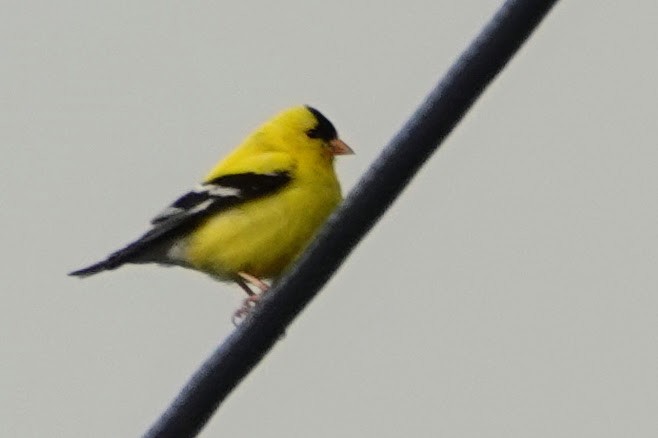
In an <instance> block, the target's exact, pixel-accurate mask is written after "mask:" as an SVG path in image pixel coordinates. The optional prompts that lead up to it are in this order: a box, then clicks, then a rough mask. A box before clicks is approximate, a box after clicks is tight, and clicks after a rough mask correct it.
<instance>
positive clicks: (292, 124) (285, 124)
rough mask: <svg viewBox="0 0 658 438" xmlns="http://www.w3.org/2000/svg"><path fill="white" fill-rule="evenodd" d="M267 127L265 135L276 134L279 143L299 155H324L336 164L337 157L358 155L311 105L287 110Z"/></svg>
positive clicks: (274, 118) (275, 117)
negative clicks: (334, 160) (294, 150)
mask: <svg viewBox="0 0 658 438" xmlns="http://www.w3.org/2000/svg"><path fill="white" fill-rule="evenodd" d="M264 128H265V129H262V130H261V132H269V133H272V134H274V135H276V136H277V137H278V139H277V140H278V141H277V142H276V143H278V144H279V145H281V146H282V147H284V148H289V149H292V148H294V149H296V152H297V153H303V154H307V153H308V154H320V155H322V156H323V157H325V158H326V159H327V160H328V161H333V158H334V157H335V156H336V155H349V154H353V153H354V152H353V151H352V149H350V147H349V146H347V144H345V142H343V141H342V140H341V139H340V138H339V137H338V132H337V131H336V128H335V127H334V125H333V124H332V123H331V122H330V121H329V119H327V118H326V117H325V116H324V115H323V114H322V113H321V112H320V111H318V110H316V109H315V108H312V107H310V106H298V107H294V108H290V109H287V110H284V111H282V112H281V113H279V114H277V115H276V116H274V117H273V118H272V119H271V120H270V121H269V122H267V123H266V125H265V126H264Z"/></svg>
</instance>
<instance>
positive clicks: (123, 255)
mask: <svg viewBox="0 0 658 438" xmlns="http://www.w3.org/2000/svg"><path fill="white" fill-rule="evenodd" d="M290 179H291V177H290V175H289V174H288V172H285V171H281V172H272V173H265V174H258V173H240V174H234V175H224V176H220V177H218V178H216V179H214V180H212V181H208V182H206V183H204V184H201V185H199V186H197V187H196V188H194V189H193V190H192V191H190V192H188V193H186V194H185V195H183V196H181V197H180V198H178V199H177V200H176V201H174V202H173V203H172V204H171V205H170V206H169V207H167V208H166V209H164V210H163V211H162V212H160V214H158V215H157V216H156V217H155V218H153V220H151V224H152V225H153V227H152V228H151V229H150V230H149V231H147V232H146V233H145V234H144V235H143V236H142V237H140V238H139V239H137V240H136V241H134V242H133V243H131V244H129V245H128V246H126V247H125V248H123V249H120V250H118V251H116V252H114V253H112V254H110V255H109V256H108V257H107V259H105V260H103V261H101V262H98V263H95V264H93V265H91V266H88V267H86V268H83V269H80V270H77V271H74V272H71V273H70V274H69V275H74V276H82V277H84V276H88V275H92V274H96V273H97V272H101V271H105V270H109V269H115V268H118V267H119V266H121V265H123V264H124V263H127V262H130V261H131V260H133V259H135V258H137V257H139V256H140V254H141V253H142V251H143V250H145V249H148V248H153V246H154V245H156V244H158V243H160V242H164V241H166V240H167V239H170V238H172V237H175V236H177V235H181V234H184V233H185V232H186V231H188V230H189V229H191V228H194V227H195V226H196V225H198V224H199V222H200V221H201V220H203V219H204V218H206V217H208V216H209V215H212V214H214V213H218V212H220V211H222V210H226V209H228V208H230V207H233V206H235V205H239V204H241V203H243V202H246V201H250V200H253V199H257V198H260V197H262V196H266V195H269V194H271V193H274V192H276V191H277V190H279V189H281V188H282V187H283V186H285V185H286V184H287V183H288V182H289V181H290Z"/></svg>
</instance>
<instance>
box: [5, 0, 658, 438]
mask: <svg viewBox="0 0 658 438" xmlns="http://www.w3.org/2000/svg"><path fill="white" fill-rule="evenodd" d="M262 3H264V2H262ZM388 3H389V4H384V2H380V3H373V2H358V1H357V2H354V1H349V2H348V1H338V0H337V1H333V2H316V1H313V2H308V1H306V2H302V1H289V0H282V1H278V2H271V3H269V4H268V5H267V6H262V5H261V6H251V5H249V4H247V3H243V4H239V3H238V2H156V1H143V2H119V1H111V2H110V1H106V2H83V1H58V2H46V1H23V2H11V1H5V2H3V3H2V5H3V7H2V13H1V14H0V55H1V58H2V68H0V147H1V148H2V157H3V158H2V160H0V172H1V173H0V174H1V175H2V190H1V192H0V196H1V198H0V199H1V200H2V207H3V208H2V213H1V214H0V225H1V226H0V239H1V241H2V242H3V246H4V248H5V250H4V251H3V252H2V256H0V257H1V258H2V266H3V274H2V276H1V277H0V278H1V279H0V294H1V298H2V305H1V306H0V336H1V340H0V436H3V437H4V436H7V437H45V436H53V437H72V438H76V437H81V438H87V437H98V438H105V437H107V438H113V437H136V436H139V435H140V434H141V433H143V432H144V431H145V430H146V429H147V428H148V427H149V425H150V424H151V423H152V422H153V421H154V420H155V419H156V418H157V416H158V415H159V413H160V412H161V411H162V410H163V409H164V408H165V407H166V406H167V405H168V403H169V402H170V400H171V399H172V398H173V397H174V396H175V394H176V393H177V391H178V390H179V388H180V387H181V386H182V385H183V384H184V383H185V381H186V380H187V378H188V377H189V375H190V374H191V373H192V372H193V371H194V370H195V369H196V367H197V366H198V365H199V364H200V363H201V362H202V361H203V360H204V359H205V358H206V357H207V355H208V354H209V353H210V352H211V351H212V350H213V349H214V348H215V346H216V345H217V344H218V343H220V342H221V341H222V340H223V339H224V337H225V336H226V335H227V334H229V333H230V332H231V330H233V327H232V325H231V322H230V319H231V315H232V314H233V312H234V310H235V309H236V308H237V307H238V306H239V304H240V301H241V300H242V298H243V297H242V294H241V292H240V290H239V288H237V287H236V286H234V285H230V284H223V283H217V282H214V281H213V280H211V279H210V278H208V277H206V276H204V275H201V274H198V273H195V272H191V271H186V270H183V269H178V268H172V269H164V268H160V267H155V266H152V267H151V266H140V267H125V268H122V269H120V270H117V271H115V272H111V273H106V274H102V275H98V276H95V277H92V278H89V279H86V280H78V279H73V278H70V277H67V276H66V275H65V274H66V272H68V271H70V270H72V269H74V268H79V267H81V266H83V265H85V264H86V263H89V262H92V261H95V260H96V259H98V258H100V257H103V256H105V255H106V254H107V253H108V252H110V251H112V250H114V249H117V248H118V247H120V246H121V245H123V244H125V243H127V242H129V241H130V240H131V239H133V238H135V237H137V236H138V235H139V234H140V233H141V232H143V231H144V230H145V227H146V225H147V223H148V220H149V219H150V218H151V217H152V216H153V215H154V214H155V213H157V212H158V211H159V210H160V209H161V208H162V207H164V206H165V205H166V204H168V203H169V202H170V201H172V200H173V199H175V198H176V197H177V196H179V195H180V194H182V193H183V192H185V191H186V190H188V189H189V188H191V187H192V186H193V185H194V184H195V183H196V182H197V181H198V180H199V178H201V177H202V176H203V175H204V174H205V172H206V171H207V170H208V169H209V168H210V167H211V166H212V165H213V164H214V162H215V161H216V160H217V159H218V158H220V157H221V156H223V155H224V154H226V153H227V152H228V151H230V150H231V149H232V148H233V147H234V146H235V145H236V144H237V143H238V142H239V141H240V140H241V139H242V138H243V137H244V136H245V135H246V134H247V133H248V132H249V131H250V130H251V129H253V128H254V127H256V126H257V125H259V124H260V123H261V122H262V121H264V120H265V119H267V118H268V117H270V116H271V115H272V114H274V113H276V112H277V111H279V110H280V109H282V108H285V107H288V106H292V105H297V104H301V103H308V104H312V105H314V106H316V107H317V108H318V109H320V110H321V111H323V112H324V113H325V114H326V115H327V116H328V117H329V118H330V119H331V120H332V121H333V122H334V124H335V125H336V126H337V128H338V130H339V132H340V134H341V137H342V138H343V139H344V140H345V141H346V142H347V143H349V144H350V145H351V146H352V147H353V148H354V149H355V151H356V152H357V154H356V155H354V156H350V157H345V158H340V159H339V160H338V161H337V167H338V173H339V175H340V177H341V180H342V182H343V187H344V190H345V191H349V190H350V189H351V188H352V187H353V186H354V184H355V183H356V182H357V181H358V179H359V177H360V175H361V174H362V173H363V172H364V171H365V169H367V167H368V166H369V164H370V163H371V162H372V161H373V160H374V159H375V158H376V157H377V155H378V154H379V152H380V151H381V149H382V147H383V146H384V145H385V144H386V142H387V141H388V140H389V139H390V138H391V137H392V135H394V134H395V132H396V130H397V129H398V128H399V127H400V126H401V124H402V123H403V122H404V121H405V120H406V118H407V117H408V116H409V115H410V114H411V112H412V111H413V110H414V108H415V107H416V105H417V104H418V103H419V102H420V101H421V100H422V98H423V97H424V95H425V94H426V93H427V92H428V91H429V89H431V87H433V85H434V84H435V83H436V81H437V80H438V79H439V78H440V76H441V75H442V74H443V72H444V71H445V70H446V69H447V68H448V66H449V65H450V64H451V62H452V61H453V60H454V59H455V58H456V57H457V56H458V54H459V53H460V51H461V50H462V49H463V48H464V47H465V46H466V45H467V44H468V42H469V41H470V39H471V38H472V37H473V36H474V35H476V34H477V32H478V31H479V30H480V28H481V26H482V25H483V24H484V23H485V22H486V20H488V18H489V17H490V16H491V14H492V13H493V11H494V10H495V9H496V8H497V7H498V5H499V2H493V1H490V2H485V1H408V2H397V3H396V4H393V3H394V2H388ZM657 29H658V3H656V2H655V1H633V2H602V1H594V0H579V1H573V0H572V1H567V0H563V1H562V2H560V3H559V4H558V6H557V7H556V8H555V9H554V10H553V12H552V13H551V14H550V15H549V17H548V18H547V19H546V20H545V22H544V23H543V25H542V26H541V28H540V29H539V30H538V31H537V32H536V34H535V35H534V36H533V37H532V39H531V40H530V41H529V43H528V44H526V46H525V47H524V48H523V49H522V50H521V52H520V53H519V54H518V55H517V57H516V58H515V59H514V60H513V61H512V62H511V63H510V65H508V67H507V69H506V70H505V71H504V72H503V73H502V75H501V76H500V77H499V78H498V79H497V80H496V81H495V82H494V83H493V85H492V86H491V87H490V88H489V89H488V90H487V92H486V94H485V95H484V96H483V97H482V99H480V101H479V102H478V103H477V104H476V105H475V107H474V108H473V110H472V111H471V112H470V113H469V115H468V116H467V117H466V118H465V119H464V120H463V122H462V123H461V124H460V125H459V127H458V128H457V130H456V131H455V132H454V133H453V134H452V135H451V136H450V137H449V138H448V139H447V141H446V142H445V144H444V146H443V147H442V148H441V150H440V151H439V152H438V153H437V154H436V155H435V156H434V157H433V158H432V160H431V161H430V162H429V163H428V165H427V166H426V167H425V168H424V169H423V170H422V171H421V173H420V174H419V175H418V177H417V178H416V179H415V180H414V181H413V182H412V183H411V185H410V187H409V188H408V189H407V190H406V191H405V192H404V193H403V195H402V197H401V198H400V199H399V201H398V202H396V203H395V204H394V205H393V207H392V208H391V210H390V211H389V212H388V214H387V215H386V216H385V217H384V218H383V220H382V221H381V222H380V223H379V224H378V225H377V227H376V228H375V229H374V230H373V231H372V232H371V233H370V234H369V235H368V236H367V238H366V239H365V240H364V241H363V242H362V244H361V245H360V246H359V247H358V248H357V249H356V251H355V252H354V253H353V254H352V256H351V257H350V258H349V260H348V261H347V263H346V264H345V265H344V266H343V268H342V269H341V270H340V271H339V272H338V273H337V274H336V276H335V277H334V278H333V280H332V281H331V282H330V283H329V285H328V286H327V287H326V288H325V290H324V291H323V292H322V293H321V295H320V296H319V298H318V299H316V300H315V301H314V302H313V303H312V304H311V305H310V306H309V308H308V309H307V310H306V311H305V312H304V313H303V314H302V315H301V317H300V318H299V319H298V320H297V321H296V322H295V323H294V324H293V326H292V327H291V328H290V329H289V331H288V333H287V336H286V337H285V338H284V339H283V340H282V341H281V342H279V343H278V344H277V345H276V347H275V349H274V350H273V351H272V352H271V353H270V354H269V356H268V357H267V358H266V359H265V360H264V361H263V362H262V363H261V364H260V365H259V366H258V368H257V369H256V370H255V371H254V372H253V373H252V374H251V375H250V376H249V377H248V378H247V379H246V380H245V381H244V382H243V383H242V384H241V385H240V386H239V387H238V388H237V390H236V391H235V392H234V393H233V394H232V396H231V397H230V398H229V399H228V401H227V402H226V403H225V405H223V406H222V408H221V409H220V410H219V412H218V414H217V415H215V416H214V417H213V419H212V420H211V422H210V424H209V425H208V427H207V428H206V429H205V430H204V432H203V433H202V435H201V436H203V437H217V436H233V437H250V436H267V437H272V438H274V437H317V438H323V437H338V436H340V437H380V438H387V437H401V436H420V437H425V436H427V437H429V436H445V437H505V438H508V437H551V438H553V437H597V438H600V437H620V436H627V437H640V436H647V437H649V436H656V435H658V420H656V412H658V371H657V370H658V246H657V243H658V226H657V224H658V196H657V195H656V193H657V190H658V171H657V169H658V147H657V146H658V145H657V138H658V123H657V122H656V120H657V116H658V110H656V101H657V98H658V87H657V86H656V77H658V64H657V62H658V58H657V56H656V53H657V52H656V49H657V46H656V44H657V42H658V30H657Z"/></svg>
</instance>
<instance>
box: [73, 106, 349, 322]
mask: <svg viewBox="0 0 658 438" xmlns="http://www.w3.org/2000/svg"><path fill="white" fill-rule="evenodd" d="M352 153H353V152H352V150H351V149H350V148H349V147H348V146H347V145H346V144H345V143H344V142H343V141H342V140H340V139H339V138H338V133H337V132H336V129H335V128H334V126H333V125H332V124H331V122H330V121H329V120H328V119H327V118H326V117H325V116H323V115H322V114H321V113H320V112H319V111H318V110H316V109H314V108H311V107H309V106H299V107H295V108H291V109H288V110H285V111H283V112H281V113H279V114H278V115H276V116H275V117H273V118H272V119H270V120H269V121H268V122H266V123H265V124H263V125H262V126H261V127H260V128H258V129H257V130H256V131H254V132H253V133H252V134H251V135H250V136H249V137H247V138H246V139H245V140H244V142H243V143H242V144H241V145H239V146H238V147H237V148H236V149H235V150H234V151H233V152H232V153H230V154H229V155H228V156H227V157H226V158H224V159H223V160H221V161H220V162H219V163H218V164H217V165H216V166H215V167H214V168H213V169H212V170H211V171H210V173H208V175H207V176H206V177H205V178H204V179H203V182H202V183H201V184H199V185H198V186H197V187H195V188H194V189H193V190H191V191H190V192H188V193H186V194H184V195H183V196H181V197H180V198H178V199H177V200H176V201H174V202H173V203H172V204H171V205H170V206H169V207H167V208H166V209H164V210H163V211H162V212H161V213H160V214H158V215H157V216H155V218H153V219H152V220H151V228H150V229H149V230H148V231H147V232H146V233H145V234H144V235H142V236H141V237H140V238H139V239H137V240H136V241H134V242H132V243H130V244H129V245H127V246H126V247H125V248H123V249H120V250H118V251H116V252H114V253H112V254H110V255H109V256H108V257H107V258H106V259H105V260H102V261H100V262H98V263H95V264H93V265H91V266H88V267H86V268H83V269H80V270H77V271H74V272H71V273H70V274H69V275H73V276H78V277H86V276H89V275H92V274H96V273H98V272H101V271H107V270H112V269H116V268H118V267H119V266H121V265H124V264H126V263H158V264H162V265H176V266H183V267H186V268H191V269H196V270H198V271H201V272H204V273H206V274H210V275H211V276H213V277H215V278H217V279H219V280H222V281H235V282H236V283H237V284H239V285H240V286H241V287H242V288H243V289H244V290H245V291H246V292H247V293H248V294H249V295H250V297H249V298H248V299H247V301H246V302H245V305H244V306H243V307H242V308H241V309H240V310H238V311H237V312H236V317H240V316H244V315H245V314H246V313H247V312H248V309H249V308H250V306H252V305H253V304H255V302H257V301H258V299H259V297H260V295H257V294H254V292H253V291H252V289H251V288H250V287H249V285H252V286H255V287H256V288H258V289H260V290H261V291H262V292H265V291H266V290H267V289H268V287H269V286H268V285H267V283H265V282H264V281H263V279H275V278H277V277H278V276H280V275H281V274H282V273H283V272H284V271H285V270H286V268H288V267H289V266H290V265H291V264H292V262H293V261H294V260H295V259H296V258H297V257H298V256H299V255H300V254H301V252H302V251H303V250H304V249H305V248H306V246H307V245H308V243H309V242H310V241H311V240H312V239H313V237H314V235H315V233H316V232H317V231H318V229H319V227H320V226H321V225H322V224H323V223H324V222H325V220H326V219H327V217H328V216H329V214H330V213H331V212H332V211H333V210H334V209H335V208H336V206H337V205H338V204H339V203H340V201H341V200H342V195H341V189H340V184H339V182H338V178H337V177H336V172H335V170H334V157H335V156H336V155H345V154H352Z"/></svg>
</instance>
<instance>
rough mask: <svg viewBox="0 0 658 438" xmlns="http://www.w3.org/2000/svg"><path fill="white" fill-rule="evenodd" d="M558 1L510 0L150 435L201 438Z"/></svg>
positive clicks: (192, 379)
mask: <svg viewBox="0 0 658 438" xmlns="http://www.w3.org/2000/svg"><path fill="white" fill-rule="evenodd" d="M556 2H557V0H508V1H507V2H505V4H504V5H503V6H502V7H501V8H500V10H499V11H498V12H497V13H496V15H495V16H494V17H493V18H492V20H491V21H490V22H489V23H488V24H487V26H486V27H485V28H484V29H483V30H482V32H481V33H480V35H478V37H477V38H476V39H475V40H474V41H473V42H472V43H471V45H470V46H469V47H468V48H467V49H466V50H465V51H464V53H462V55H461V56H460V57H459V59H458V60H457V61H456V62H455V64H454V65H453V66H452V67H451V68H450V70H449V71H448V73H447V74H446V75H445V77H444V78H443V79H442V80H441V82H440V83H439V84H438V85H437V86H436V88H435V89H434V90H433V91H432V92H431V93H430V95H429V96H428V97H427V99H426V100H425V102H423V103H422V104H421V105H420V107H419V108H418V109H417V110H416V112H415V113H414V114H413V116H412V117H411V118H410V119H409V121H408V122H407V123H406V125H405V126H404V127H403V128H402V130H401V131H400V132H399V133H398V134H397V135H396V136H395V137H394V138H393V139H392V140H391V142H390V143H389V145H388V146H387V147H386V148H385V149H384V151H383V152H382V154H381V156H380V157H379V158H378V159H377V160H376V161H375V162H374V163H373V165H372V166H371V167H370V169H369V170H368V172H367V173H366V174H365V175H364V177H363V178H362V179H361V181H360V182H359V183H358V184H357V186H356V188H355V189H354V190H352V192H351V193H350V194H349V196H348V197H347V199H346V200H345V202H344V203H343V205H342V206H341V207H340V208H339V210H338V211H337V212H336V213H335V214H334V215H333V216H332V217H331V218H330V219H329V221H328V223H327V225H326V226H325V227H324V228H323V229H322V231H321V232H320V234H319V236H318V238H317V239H316V240H315V241H314V242H313V243H312V244H311V246H310V247H309V249H308V250H307V251H306V253H305V254H304V255H303V256H302V258H301V259H300V260H299V262H298V263H297V264H296V265H295V267H294V268H293V269H292V270H291V271H290V272H289V273H288V274H287V275H285V276H284V277H283V278H281V279H280V281H278V282H277V283H276V285H275V286H274V287H273V288H272V290H271V291H270V292H268V294H267V295H266V296H265V297H264V299H263V300H262V302H261V303H260V304H259V305H258V307H257V308H256V309H255V311H254V312H253V314H252V315H251V316H250V317H249V318H247V319H246V320H245V321H244V322H243V323H242V324H241V325H240V326H239V327H238V328H237V329H236V330H235V331H234V332H233V333H232V334H231V335H230V336H229V337H228V338H227V339H226V340H225V341H224V343H223V344H222V345H220V346H219V347H218V349H217V350H216V351H215V352H214V353H213V354H212V355H211V356H210V357H209V358H208V359H207V360H206V362H205V363H204V364H203V365H202V366H201V368H200V369H199V370H198V371H197V372H196V373H195V374H194V375H193V376H192V378H191V379H190V381H189V382H188V383H187V385H186V386H185V387H184V388H183V390H182V391H181V393H180V394H179V395H178V397H177V398H176V399H175V400H174V401H173V403H172V405H171V406H170V407H169V408H168V409H167V410H166V411H165V412H164V413H163V415H162V416H161V417H160V418H159V419H158V421H157V422H156V423H155V424H154V425H153V426H152V427H151V429H150V430H149V431H148V432H146V434H145V435H144V437H145V438H156V437H157V438H169V437H171V438H184V437H194V436H196V435H197V434H198V433H199V431H200V430H201V428H202V427H203V426H204V425H205V424H206V422H207V421H208V420H209V419H210V417H211V415H212V414H213V413H214V412H215V410H216V409H217V407H218V406H219V404H220V403H221V402H222V401H223V400H224V399H225V398H226V397H227V396H228V394H229V393H230V392H231V390H233V388H235V386H236V385H237V384H238V383H239V382H240V381H241V380H242V379H243V378H244V377H245V376H246V375H247V373H249V371H250V370H251V369H252V368H253V367H254V366H255V365H256V364H257V363H258V362H259V361H260V360H261V359H262V358H263V356H264V355H265V354H266V353H267V352H268V351H269V350H270V348H272V346H273V345H274V343H275V342H276V341H277V339H279V338H280V336H281V335H282V334H283V333H284V331H285V329H286V327H287V326H288V324H289V323H290V322H291V321H292V320H293V319H294V318H295V317H296V316H297V314H298V313H299V312H300V311H301V310H302V309H303V308H304V307H305V306H306V305H307V304H308V303H309V302H310V301H311V299H312V298H313V297H314V296H315V295H316V294H317V293H318V291H319V290H320V288H321V287H322V286H323V285H324V284H325V282H327V280H328V279H329V278H330V277H331V276H332V275H333V273H334V272H336V270H337V269H338V267H339V266H340V265H341V264H342V263H343V261H344V260H345V258H346V257H347V255H348V254H349V253H350V252H351V251H352V249H353V248H354V247H355V246H356V244H357V243H358V242H359V241H360V240H361V239H363V237H364V236H365V235H366V233H367V232H368V231H369V230H370V229H371V228H372V227H373V226H374V225H375V223H376V222H377V221H378V220H379V218H380V217H381V216H382V215H383V214H384V212H385V211H386V210H387V209H388V207H389V205H390V204H391V203H392V202H393V201H394V200H395V199H396V198H397V196H398V195H399V194H400V192H401V191H402V190H403V189H404V188H405V186H406V185H407V184H408V182H409V180H410V179H411V178H412V177H413V176H414V175H415V173H416V172H417V171H418V169H419V168H420V167H421V166H422V164H423V163H424V162H425V161H427V159H428V158H429V157H430V156H431V155H432V153H433V152H434V151H436V149H438V147H439V144H440V143H441V141H442V140H443V139H444V138H445V137H446V136H447V135H448V134H449V133H450V132H451V131H452V129H453V128H454V126H455V125H456V124H457V123H458V122H459V120H460V119H461V118H462V117H463V116H464V114H465V113H466V111H467V110H468V109H469V108H470V106H471V105H472V104H473V102H474V101H475V99H476V98H477V97H478V96H479V95H480V94H481V93H482V91H483V90H484V88H485V87H486V86H487V85H488V84H489V83H490V82H491V81H492V79H493V78H494V77H495V76H496V74H498V72H500V71H501V70H502V68H503V67H504V66H505V64H506V63H507V62H508V61H509V60H510V58H511V57H512V56H513V55H514V53H515V52H516V51H517V50H518V49H519V47H520V46H521V44H522V43H523V42H524V41H525V40H526V39H527V38H528V36H529V35H530V34H531V33H532V31H533V30H534V29H535V28H536V27H537V25H538V24H539V22H540V21H541V20H542V18H543V17H544V16H545V15H546V13H548V11H549V10H550V9H551V7H552V6H553V5H554V4H555V3H556Z"/></svg>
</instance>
